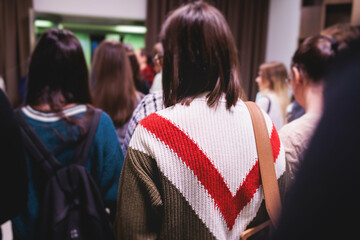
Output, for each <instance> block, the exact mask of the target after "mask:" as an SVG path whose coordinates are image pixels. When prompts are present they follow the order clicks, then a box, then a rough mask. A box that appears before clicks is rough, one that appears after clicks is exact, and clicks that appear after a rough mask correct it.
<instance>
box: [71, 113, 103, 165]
mask: <svg viewBox="0 0 360 240" xmlns="http://www.w3.org/2000/svg"><path fill="white" fill-rule="evenodd" d="M101 113H102V111H101V110H100V109H97V108H94V115H93V117H92V119H91V122H90V126H89V130H88V132H87V134H86V137H85V139H83V141H82V142H81V143H80V144H79V145H78V147H77V148H76V149H75V153H74V155H73V158H72V163H73V164H80V165H82V166H85V165H86V163H87V160H88V158H89V154H90V150H91V146H92V143H93V141H94V138H95V134H96V131H97V129H98V125H99V122H100V117H101Z"/></svg>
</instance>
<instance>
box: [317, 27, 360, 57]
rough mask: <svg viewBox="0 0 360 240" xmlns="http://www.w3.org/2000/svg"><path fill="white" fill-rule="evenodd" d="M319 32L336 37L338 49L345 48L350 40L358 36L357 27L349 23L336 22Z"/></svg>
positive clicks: (359, 33)
mask: <svg viewBox="0 0 360 240" xmlns="http://www.w3.org/2000/svg"><path fill="white" fill-rule="evenodd" d="M320 34H321V35H325V36H328V37H331V38H334V39H336V41H337V42H338V48H339V50H342V49H344V48H347V47H348V46H349V44H350V43H351V42H352V41H354V40H356V39H358V38H360V31H359V29H358V28H357V27H355V26H351V25H350V24H349V23H337V24H335V25H332V26H330V27H328V28H326V29H324V30H322V31H321V33H320Z"/></svg>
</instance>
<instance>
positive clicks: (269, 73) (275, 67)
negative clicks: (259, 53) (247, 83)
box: [256, 62, 290, 130]
mask: <svg viewBox="0 0 360 240" xmlns="http://www.w3.org/2000/svg"><path fill="white" fill-rule="evenodd" d="M287 79H288V74H287V71H286V67H285V65H284V64H283V63H281V62H267V63H263V64H261V65H260V67H259V74H258V76H257V78H256V83H257V84H258V86H259V92H260V94H261V96H260V97H259V98H258V99H256V103H257V104H258V105H259V106H260V107H261V108H262V109H263V110H264V111H265V112H266V113H267V114H269V116H270V118H271V120H272V121H273V122H274V124H275V127H276V129H278V130H279V129H280V128H281V127H282V126H283V125H284V124H285V123H286V107H287V106H288V104H289V103H290V96H289V90H288V85H287V83H286V80H287Z"/></svg>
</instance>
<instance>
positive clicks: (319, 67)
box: [292, 35, 337, 83]
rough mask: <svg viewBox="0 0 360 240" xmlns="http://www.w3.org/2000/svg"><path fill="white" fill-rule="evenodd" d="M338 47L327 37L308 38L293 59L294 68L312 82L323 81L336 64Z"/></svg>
mask: <svg viewBox="0 0 360 240" xmlns="http://www.w3.org/2000/svg"><path fill="white" fill-rule="evenodd" d="M336 48H337V46H336V45H334V42H333V39H331V38H329V37H327V36H321V35H315V36H311V37H308V38H306V39H305V40H304V42H303V43H302V44H301V45H300V46H299V48H298V49H297V50H296V52H295V54H294V56H293V58H292V66H296V67H298V69H299V71H300V72H301V73H302V74H304V76H305V77H306V78H307V79H309V80H310V81H311V82H314V83H318V82H321V81H323V80H324V79H325V78H324V77H325V75H326V74H327V73H328V71H329V70H330V69H331V66H332V64H333V62H334V58H335V52H336V51H337V49H336Z"/></svg>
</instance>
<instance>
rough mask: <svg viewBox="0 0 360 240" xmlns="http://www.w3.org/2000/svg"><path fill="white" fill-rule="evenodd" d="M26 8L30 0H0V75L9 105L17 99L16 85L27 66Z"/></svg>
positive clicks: (29, 5) (17, 90)
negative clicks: (3, 81) (4, 84)
mask: <svg viewBox="0 0 360 240" xmlns="http://www.w3.org/2000/svg"><path fill="white" fill-rule="evenodd" d="M29 8H32V0H0V75H1V76H3V78H4V80H5V83H6V91H7V95H8V97H9V100H10V102H11V104H12V105H13V106H17V105H18V104H19V103H20V100H19V99H20V98H19V89H18V85H19V81H20V79H21V77H24V76H25V75H26V72H27V67H28V66H27V65H28V57H29V54H30V36H29Z"/></svg>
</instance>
